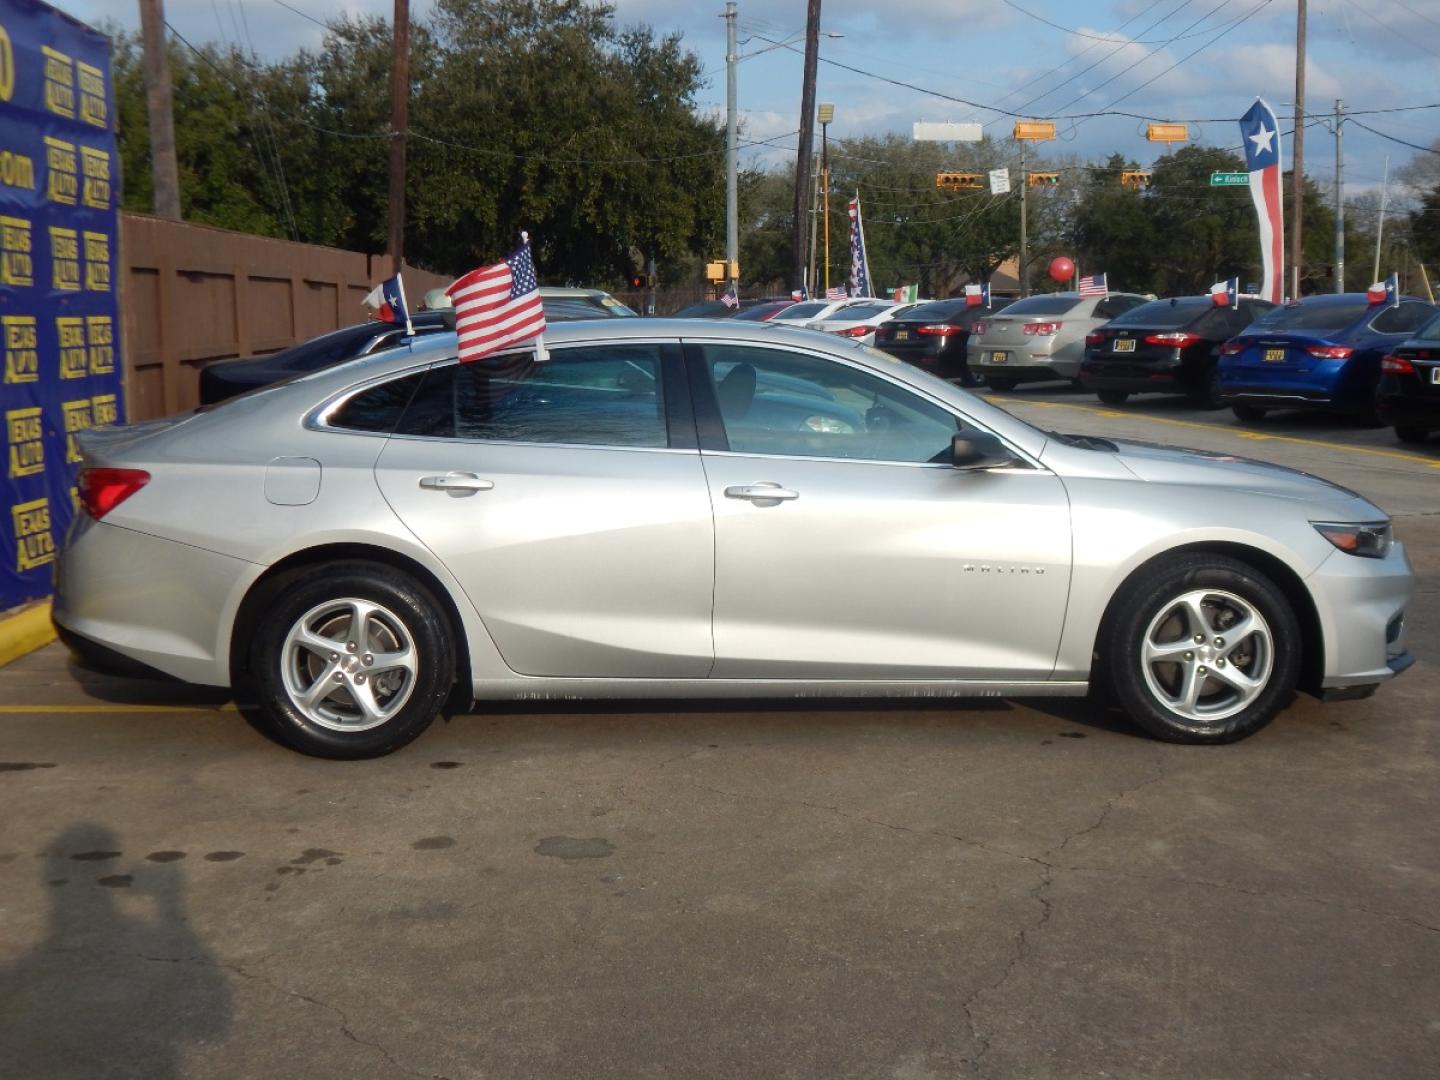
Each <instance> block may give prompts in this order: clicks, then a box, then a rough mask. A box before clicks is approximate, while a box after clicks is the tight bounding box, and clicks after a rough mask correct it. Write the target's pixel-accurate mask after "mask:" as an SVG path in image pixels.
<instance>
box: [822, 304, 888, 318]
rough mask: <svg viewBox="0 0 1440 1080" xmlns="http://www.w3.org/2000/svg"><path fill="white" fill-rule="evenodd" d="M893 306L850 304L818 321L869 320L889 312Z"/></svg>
mask: <svg viewBox="0 0 1440 1080" xmlns="http://www.w3.org/2000/svg"><path fill="white" fill-rule="evenodd" d="M894 306H895V305H893V304H888V303H887V304H851V305H849V306H848V307H843V308H840V309H839V310H838V311H832V312H831V313H830V314H829V315H826V316H825V317H824V318H822V319H821V320H820V321H821V322H829V321H830V320H831V319H836V320H840V319H844V320H846V321H850V320H855V319H868V318H871V317H872V316H874V315H883V314H884V313H885V312H887V311H889V310H890V309H891V308H892V307H894Z"/></svg>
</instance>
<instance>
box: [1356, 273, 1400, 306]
mask: <svg viewBox="0 0 1440 1080" xmlns="http://www.w3.org/2000/svg"><path fill="white" fill-rule="evenodd" d="M1365 299H1367V300H1369V301H1370V303H1372V304H1384V305H1385V306H1386V307H1399V306H1400V275H1399V274H1391V275H1390V276H1389V277H1387V278H1386V279H1385V280H1384V281H1377V282H1376V283H1375V284H1374V285H1371V286H1370V288H1368V289H1366V290H1365Z"/></svg>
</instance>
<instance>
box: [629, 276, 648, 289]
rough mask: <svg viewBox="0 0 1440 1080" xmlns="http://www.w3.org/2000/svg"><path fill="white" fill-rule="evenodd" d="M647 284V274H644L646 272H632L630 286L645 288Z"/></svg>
mask: <svg viewBox="0 0 1440 1080" xmlns="http://www.w3.org/2000/svg"><path fill="white" fill-rule="evenodd" d="M645 284H646V281H645V275H644V274H631V275H630V287H631V288H632V289H643V288H645Z"/></svg>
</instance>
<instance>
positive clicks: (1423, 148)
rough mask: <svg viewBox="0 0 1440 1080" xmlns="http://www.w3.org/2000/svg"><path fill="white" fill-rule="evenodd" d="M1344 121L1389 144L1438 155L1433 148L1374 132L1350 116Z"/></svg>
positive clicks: (1438, 151) (1367, 125)
mask: <svg viewBox="0 0 1440 1080" xmlns="http://www.w3.org/2000/svg"><path fill="white" fill-rule="evenodd" d="M1345 119H1347V120H1349V121H1351V123H1353V124H1354V125H1355V126H1356V127H1362V128H1364V129H1365V130H1366V131H1368V132H1370V134H1371V135H1379V136H1380V138H1382V139H1389V140H1390V141H1391V142H1393V143H1399V144H1400V145H1401V146H1408V147H1410V149H1411V150H1419V151H1420V152H1421V153H1425V154H1440V150H1436V149H1435V148H1434V147H1433V146H1421V145H1420V144H1419V143H1413V142H1409V141H1407V140H1405V139H1397V138H1396V137H1395V136H1394V135H1386V134H1385V132H1383V131H1376V130H1375V129H1374V128H1373V127H1371V126H1370V125H1369V124H1366V123H1362V122H1361V121H1359V120H1356V119H1354V118H1353V117H1351V116H1347V117H1346V118H1345Z"/></svg>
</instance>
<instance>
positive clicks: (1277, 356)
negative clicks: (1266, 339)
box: [1265, 349, 1285, 364]
mask: <svg viewBox="0 0 1440 1080" xmlns="http://www.w3.org/2000/svg"><path fill="white" fill-rule="evenodd" d="M1284 362H1285V350H1284V349H1266V350H1265V363H1267V364H1283V363H1284Z"/></svg>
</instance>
